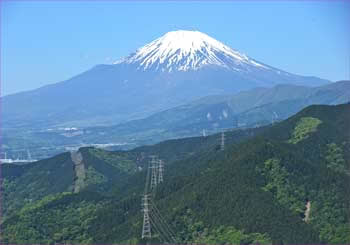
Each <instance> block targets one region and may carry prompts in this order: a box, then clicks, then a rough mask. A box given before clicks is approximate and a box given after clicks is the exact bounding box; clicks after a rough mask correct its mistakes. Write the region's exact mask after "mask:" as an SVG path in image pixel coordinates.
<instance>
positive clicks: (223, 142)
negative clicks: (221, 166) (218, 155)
mask: <svg viewBox="0 0 350 245" xmlns="http://www.w3.org/2000/svg"><path fill="white" fill-rule="evenodd" d="M220 149H221V150H222V151H223V150H225V132H222V133H221V145H220Z"/></svg>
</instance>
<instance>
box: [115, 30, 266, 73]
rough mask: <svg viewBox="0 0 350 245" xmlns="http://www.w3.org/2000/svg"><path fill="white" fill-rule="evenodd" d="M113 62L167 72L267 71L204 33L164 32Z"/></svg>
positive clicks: (264, 67) (262, 66)
mask: <svg viewBox="0 0 350 245" xmlns="http://www.w3.org/2000/svg"><path fill="white" fill-rule="evenodd" d="M117 63H128V64H135V65H137V67H138V69H142V70H147V69H152V70H160V71H167V72H172V71H176V70H177V71H188V70H198V69H200V68H202V67H205V66H208V65H213V66H219V67H222V68H225V69H230V70H237V71H241V70H247V66H248V67H255V68H259V69H261V68H263V69H269V68H268V67H266V66H265V65H263V64H260V63H258V62H256V61H254V60H252V59H250V58H249V57H248V56H246V55H244V54H241V53H239V52H238V51H236V50H233V49H231V48H230V47H228V46H226V45H225V44H223V43H221V42H219V41H217V40H216V39H214V38H212V37H210V36H208V35H207V34H204V33H202V32H199V31H184V30H179V31H171V32H168V33H166V34H165V35H164V36H162V37H160V38H158V39H156V40H154V41H152V42H151V43H149V44H146V45H145V46H143V47H142V48H140V49H138V50H137V51H136V52H135V53H133V54H131V55H129V56H128V57H126V58H124V59H121V60H119V61H117V62H116V64H117Z"/></svg>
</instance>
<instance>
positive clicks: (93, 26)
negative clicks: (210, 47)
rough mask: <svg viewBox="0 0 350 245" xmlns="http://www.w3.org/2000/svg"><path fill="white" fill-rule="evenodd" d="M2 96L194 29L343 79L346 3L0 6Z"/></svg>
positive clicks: (349, 5)
mask: <svg viewBox="0 0 350 245" xmlns="http://www.w3.org/2000/svg"><path fill="white" fill-rule="evenodd" d="M1 4H2V5H1V83H2V84H1V89H2V95H6V94H10V93H15V92H19V91H24V90H29V89H34V88H37V87H40V86H43V85H45V84H49V83H54V82H59V81H63V80H65V79H68V78H70V77H72V76H74V75H77V74H79V73H81V72H83V71H85V70H87V69H89V68H91V67H93V66H94V65H96V64H101V63H111V62H112V61H114V60H117V59H118V58H120V57H122V56H126V55H128V54H129V53H130V52H132V51H134V50H136V49H137V48H138V47H141V46H143V45H144V44H146V43H148V42H150V41H152V40H154V39H156V38H158V37H160V36H162V35H163V34H165V33H166V32H168V31H172V30H178V29H186V30H199V31H201V32H204V33H207V34H208V35H210V36H212V37H214V38H216V39H218V40H219V41H222V42H223V43H225V44H227V45H228V46H230V47H231V48H234V49H236V50H238V51H240V52H242V53H245V54H247V55H248V56H250V57H252V58H254V59H256V60H259V61H261V62H263V63H266V64H268V65H271V66H274V67H277V68H280V69H283V70H285V71H288V72H292V73H296V74H300V75H313V76H319V77H321V78H326V79H330V80H332V81H336V80H341V79H350V75H349V73H350V71H349V69H350V64H349V62H350V57H349V56H350V47H349V45H350V35H349V28H348V23H350V1H310V2H307V1H295V2H293V1H246V2H243V1H224V2H209V1H203V2H199V1H195V2H171V1H165V2H161V1H153V2H146V1H140V2H136V1H129V2H126V1H125V2H123V1H106V2H100V1H89V2H83V1H56V2H54V1H38V2H35V1H1Z"/></svg>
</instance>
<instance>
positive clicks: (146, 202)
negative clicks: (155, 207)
mask: <svg viewBox="0 0 350 245" xmlns="http://www.w3.org/2000/svg"><path fill="white" fill-rule="evenodd" d="M142 212H143V225H142V235H141V238H142V239H143V238H152V233H151V221H150V217H149V216H150V196H149V195H148V194H144V195H143V197H142Z"/></svg>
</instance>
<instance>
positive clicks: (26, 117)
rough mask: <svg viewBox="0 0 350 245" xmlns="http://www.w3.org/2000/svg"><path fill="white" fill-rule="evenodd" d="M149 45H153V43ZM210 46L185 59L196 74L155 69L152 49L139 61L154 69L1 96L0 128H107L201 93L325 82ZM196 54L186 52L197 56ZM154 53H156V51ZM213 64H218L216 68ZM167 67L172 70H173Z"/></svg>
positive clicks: (120, 69) (121, 67) (113, 70)
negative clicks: (105, 126) (60, 126)
mask: <svg viewBox="0 0 350 245" xmlns="http://www.w3.org/2000/svg"><path fill="white" fill-rule="evenodd" d="M203 35H204V34H203ZM171 40H173V39H171ZM210 40H211V39H210ZM174 42H176V40H174ZM213 42H214V41H213ZM215 42H218V41H215ZM215 42H214V43H215ZM200 43H204V42H200ZM205 43H206V42H205ZM180 44H181V42H180ZM180 44H179V45H180ZM220 45H221V44H220ZM216 46H218V45H216ZM216 46H215V47H216ZM155 47H156V48H157V47H158V46H157V44H156V46H155ZM211 47H212V46H210V47H209V48H208V47H207V48H206V49H205V50H206V51H205V53H208V55H207V54H205V55H203V54H200V55H199V56H198V57H197V56H193V57H192V58H191V59H190V61H191V62H192V63H193V65H194V64H196V65H195V66H194V67H197V65H198V64H204V65H200V66H198V67H200V69H197V70H192V69H186V71H182V70H179V71H176V72H171V73H169V72H162V71H159V70H157V69H156V66H157V65H156V63H157V62H158V63H159V62H163V61H162V60H161V59H160V57H162V56H155V57H153V56H152V55H155V54H154V53H152V51H154V49H152V50H151V51H150V52H149V53H146V54H145V56H142V57H141V60H142V61H144V62H145V63H147V61H148V60H147V58H149V59H150V60H151V61H152V62H156V63H153V64H155V67H153V66H152V67H148V68H149V69H146V70H143V69H137V68H138V66H139V65H138V63H137V62H139V60H137V59H135V61H137V62H136V63H135V64H134V63H128V62H120V63H118V64H114V65H97V66H95V67H93V68H92V69H90V70H88V71H85V72H83V73H81V74H78V75H76V76H73V77H72V78H70V79H68V80H65V81H62V82H59V83H56V84H52V85H47V86H44V87H42V88H39V89H36V90H32V91H27V92H21V93H18V94H13V95H7V96H4V97H2V98H1V100H2V105H3V111H2V115H3V126H4V127H5V128H6V127H17V128H18V127H22V128H32V127H34V125H40V126H41V127H50V126H54V125H59V124H67V123H75V124H77V126H88V125H89V126H96V125H112V124H116V123H120V122H125V121H129V120H132V119H139V118H143V117H146V116H149V115H151V114H152V113H155V112H159V111H161V110H165V109H169V108H171V107H174V106H178V105H181V104H184V103H188V102H190V101H192V100H194V99H198V98H201V97H203V96H207V95H214V94H225V93H234V92H238V91H243V90H247V89H251V88H254V87H259V86H266V87H271V86H274V85H276V84H279V83H292V84H300V85H308V86H317V85H320V84H327V83H329V81H328V80H324V79H320V78H315V77H306V76H300V75H294V74H291V73H286V72H282V71H281V70H278V69H275V68H272V67H269V66H267V65H265V64H262V66H257V65H256V64H258V63H257V61H255V60H254V59H251V58H249V57H248V56H244V55H238V54H236V53H233V52H236V51H230V50H228V51H227V52H228V53H230V52H231V53H232V54H231V56H228V55H227V54H228V53H227V54H226V53H225V52H224V51H225V49H224V48H222V49H219V51H220V52H219V51H217V49H216V48H215V50H214V48H211ZM227 49H229V48H227ZM184 50H186V49H185V48H184ZM191 50H192V49H190V51H191ZM200 50H201V49H199V51H198V50H197V49H196V51H193V50H192V51H193V52H194V53H195V54H196V55H197V54H198V52H200ZM223 50H224V51H223ZM156 51H157V52H158V51H159V50H156ZM172 51H174V52H175V53H176V52H177V51H176V50H172ZM192 51H191V52H192ZM214 51H215V52H216V53H215V57H217V58H215V59H214V58H213V57H214V56H212V55H209V53H211V52H214ZM159 52H160V51H159ZM181 52H182V51H181ZM181 52H180V51H179V53H181ZM193 52H192V53H193ZM184 53H185V52H184ZM157 54H159V55H161V52H160V53H157ZM186 54H187V53H186ZM172 55H173V54H172ZM176 57H177V58H178V59H176V62H178V63H176V62H175V60H174V62H175V65H176V67H178V68H179V69H180V68H181V67H182V65H190V64H187V61H188V59H187V58H186V57H183V56H176ZM237 57H238V58H241V60H239V59H237ZM151 58H152V59H151ZM170 58H171V57H170ZM180 58H181V59H180ZM211 58H213V60H210V59H211ZM174 59H175V58H174ZM219 59H220V60H221V61H220V62H219V61H218V60H219ZM167 61H169V59H168V60H167ZM182 61H183V63H184V64H182ZM197 61H198V62H199V63H198V62H197ZM250 61H252V62H255V63H252V62H250ZM196 62H197V63H196ZM218 62H219V63H220V64H221V66H220V65H219V66H218V65H217V64H218ZM222 62H223V63H222ZM166 63H167V62H166ZM159 64H160V63H159ZM162 64H163V63H162ZM222 64H225V65H226V66H230V67H231V66H232V67H233V68H234V67H236V68H237V69H238V70H239V71H237V70H234V69H226V68H225V67H223V66H222ZM262 67H264V68H262ZM266 67H268V69H267V68H266ZM172 69H173V70H175V68H174V67H173V68H172ZM278 72H280V73H278ZM92 98H93V99H92ZM28 108H29V109H28Z"/></svg>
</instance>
